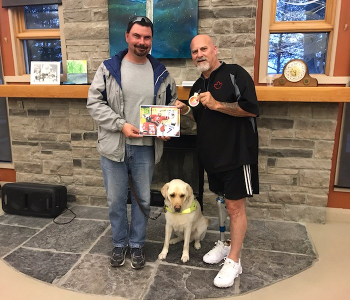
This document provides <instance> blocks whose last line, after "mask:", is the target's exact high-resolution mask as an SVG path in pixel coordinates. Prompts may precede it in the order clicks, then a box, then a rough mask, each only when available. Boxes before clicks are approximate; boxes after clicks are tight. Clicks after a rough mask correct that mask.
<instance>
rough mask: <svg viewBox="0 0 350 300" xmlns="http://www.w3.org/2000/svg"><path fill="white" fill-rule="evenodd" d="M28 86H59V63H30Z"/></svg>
mask: <svg viewBox="0 0 350 300" xmlns="http://www.w3.org/2000/svg"><path fill="white" fill-rule="evenodd" d="M30 84H60V62H58V61H32V62H31V65H30Z"/></svg>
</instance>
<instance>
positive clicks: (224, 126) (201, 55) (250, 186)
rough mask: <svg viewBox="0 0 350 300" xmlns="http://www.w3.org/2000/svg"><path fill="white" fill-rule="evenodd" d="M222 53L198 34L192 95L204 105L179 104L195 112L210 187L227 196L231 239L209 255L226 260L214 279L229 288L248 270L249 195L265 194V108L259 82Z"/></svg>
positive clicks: (193, 45) (214, 260)
mask: <svg viewBox="0 0 350 300" xmlns="http://www.w3.org/2000/svg"><path fill="white" fill-rule="evenodd" d="M217 53H218V49H217V47H216V46H215V45H214V43H213V41H212V39H211V38H210V37H209V36H207V35H198V36H196V37H194V38H193V40H192V42H191V54H192V61H193V63H194V65H195V66H197V68H198V70H200V71H201V73H202V75H201V77H200V78H199V79H198V80H197V81H196V82H195V83H194V85H193V87H192V89H191V92H190V96H192V95H194V93H198V94H199V95H198V100H199V102H200V103H199V104H198V106H196V107H195V108H193V109H192V110H191V108H190V107H189V106H186V105H185V104H183V103H178V102H177V107H178V108H180V109H181V113H182V114H189V113H191V114H193V117H194V119H195V121H196V123H197V148H198V153H199V156H200V159H201V161H202V163H203V165H204V167H205V170H206V172H207V175H208V182H209V189H210V190H211V191H212V192H214V193H216V194H220V195H224V196H225V205H226V208H227V212H228V214H229V217H230V238H231V240H230V241H220V240H219V241H218V242H216V245H215V246H214V248H213V249H212V250H210V251H209V252H208V253H207V254H205V255H204V257H203V260H204V262H206V263H209V264H215V263H219V262H220V261H222V260H223V259H224V258H225V262H224V264H223V267H222V268H221V270H220V271H219V273H218V274H217V276H216V277H215V279H214V285H215V286H217V287H221V288H223V287H229V286H232V285H233V283H234V280H235V278H236V277H238V276H239V275H240V274H241V273H242V266H241V261H240V251H241V247H242V245H243V240H244V237H245V233H246V229H247V217H246V211H245V198H246V197H252V196H253V194H257V193H259V179H258V132H257V126H256V117H257V116H258V115H259V108H258V101H257V98H256V94H255V86H254V82H253V80H252V78H251V77H250V75H249V74H248V73H247V71H245V70H244V69H243V68H242V67H240V66H239V65H236V64H225V63H224V62H221V61H219V60H218V58H217Z"/></svg>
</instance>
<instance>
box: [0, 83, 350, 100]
mask: <svg viewBox="0 0 350 300" xmlns="http://www.w3.org/2000/svg"><path fill="white" fill-rule="evenodd" d="M255 88H256V94H257V97H258V99H259V101H271V102H274V101H278V102H350V87H300V88H298V87H267V86H256V87H255ZM88 89H89V85H24V84H7V85H0V97H13V98H68V99H72V98H77V99H86V98H87V95H88ZM190 90H191V88H189V87H182V86H178V87H177V93H178V98H179V99H181V100H187V99H188V96H189V92H190Z"/></svg>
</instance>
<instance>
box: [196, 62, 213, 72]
mask: <svg viewBox="0 0 350 300" xmlns="http://www.w3.org/2000/svg"><path fill="white" fill-rule="evenodd" d="M197 69H198V71H200V72H205V71H208V70H209V69H210V64H209V62H207V61H203V62H200V63H198V64H197Z"/></svg>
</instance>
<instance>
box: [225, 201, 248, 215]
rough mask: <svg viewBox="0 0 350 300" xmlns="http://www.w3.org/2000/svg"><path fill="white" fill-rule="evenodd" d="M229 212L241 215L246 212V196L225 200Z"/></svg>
mask: <svg viewBox="0 0 350 300" xmlns="http://www.w3.org/2000/svg"><path fill="white" fill-rule="evenodd" d="M225 204H226V209H227V213H228V214H229V215H241V214H245V198H242V199H239V200H227V199H226V201H225Z"/></svg>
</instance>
